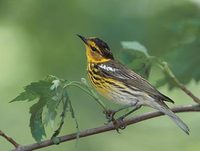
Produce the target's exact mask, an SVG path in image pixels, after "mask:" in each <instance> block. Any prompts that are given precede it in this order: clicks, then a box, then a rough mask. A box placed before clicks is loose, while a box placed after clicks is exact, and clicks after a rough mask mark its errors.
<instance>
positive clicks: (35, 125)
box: [29, 99, 46, 142]
mask: <svg viewBox="0 0 200 151" xmlns="http://www.w3.org/2000/svg"><path fill="white" fill-rule="evenodd" d="M45 103H46V101H45V100H42V99H40V100H39V101H38V102H37V103H35V104H34V105H33V106H31V108H30V113H31V118H30V125H29V126H30V128H31V134H32V136H33V138H34V139H35V140H36V141H37V142H40V141H41V140H42V138H43V136H46V133H45V129H44V125H43V122H42V112H43V108H44V106H45Z"/></svg>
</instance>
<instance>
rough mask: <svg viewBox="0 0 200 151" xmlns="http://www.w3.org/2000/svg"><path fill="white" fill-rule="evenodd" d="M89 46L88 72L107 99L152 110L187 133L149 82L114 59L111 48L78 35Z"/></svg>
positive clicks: (186, 127)
mask: <svg viewBox="0 0 200 151" xmlns="http://www.w3.org/2000/svg"><path fill="white" fill-rule="evenodd" d="M78 36H79V37H80V38H81V39H82V40H83V42H84V44H85V46H86V56H87V62H88V65H87V71H88V76H89V79H90V81H91V83H92V85H93V86H94V88H95V89H96V90H97V91H98V92H99V93H100V94H102V95H103V96H105V97H106V98H107V99H109V100H112V101H115V102H117V103H120V104H124V105H129V106H133V107H134V108H135V109H138V108H140V107H141V106H149V107H152V108H154V109H156V110H159V111H160V112H162V113H164V114H166V115H167V116H169V117H170V119H172V121H174V122H175V123H176V124H177V125H178V126H179V127H180V128H181V129H182V130H183V131H184V132H185V133H187V134H189V128H188V126H187V125H186V124H185V123H184V122H183V121H182V120H181V119H180V118H179V117H178V116H176V115H175V114H174V113H173V112H172V111H171V110H170V108H169V107H168V106H167V105H166V104H165V102H164V101H168V102H172V103H173V101H172V100H171V99H170V98H169V97H167V96H165V95H163V94H162V93H160V92H159V91H158V90H157V89H156V88H155V87H154V86H152V85H151V84H150V83H149V82H148V81H147V80H145V79H144V78H142V77H141V76H140V75H138V74H137V73H135V72H134V71H132V70H130V69H128V68H127V67H126V66H124V65H123V64H121V63H120V62H118V61H117V60H115V59H114V57H113V54H112V52H111V50H110V48H109V47H108V45H107V44H106V43H105V42H104V41H103V40H101V39H99V38H94V37H92V38H85V37H83V36H80V35H78Z"/></svg>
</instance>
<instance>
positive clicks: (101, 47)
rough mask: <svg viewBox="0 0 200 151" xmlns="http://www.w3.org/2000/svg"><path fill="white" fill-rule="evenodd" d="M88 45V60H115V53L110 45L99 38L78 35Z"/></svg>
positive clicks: (98, 61) (96, 61)
mask: <svg viewBox="0 0 200 151" xmlns="http://www.w3.org/2000/svg"><path fill="white" fill-rule="evenodd" d="M78 37H80V38H81V40H82V41H83V42H84V44H85V46H86V55H87V60H88V62H94V63H100V62H106V61H109V60H113V59H114V57H113V54H112V52H111V51H110V48H109V47H108V45H107V44H106V43H105V42H104V41H103V40H101V39H99V38H94V37H90V38H85V37H83V36H81V35H78Z"/></svg>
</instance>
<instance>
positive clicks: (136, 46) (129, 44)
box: [121, 41, 148, 56]
mask: <svg viewBox="0 0 200 151" xmlns="http://www.w3.org/2000/svg"><path fill="white" fill-rule="evenodd" d="M121 44H122V47H123V48H124V49H132V50H136V51H140V52H142V53H144V54H145V55H147V56H148V52H147V48H146V47H145V46H143V45H142V44H141V43H139V42H138V41H122V42H121Z"/></svg>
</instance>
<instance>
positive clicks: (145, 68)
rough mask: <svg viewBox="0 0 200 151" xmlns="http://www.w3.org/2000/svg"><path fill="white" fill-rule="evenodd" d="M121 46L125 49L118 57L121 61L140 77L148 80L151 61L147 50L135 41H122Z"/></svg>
mask: <svg viewBox="0 0 200 151" xmlns="http://www.w3.org/2000/svg"><path fill="white" fill-rule="evenodd" d="M122 46H123V48H125V50H124V51H123V52H122V53H121V56H120V57H121V59H122V61H123V62H124V63H125V64H127V65H128V66H129V67H130V68H131V69H132V70H133V71H135V72H136V73H138V74H140V75H141V76H142V77H144V78H148V77H149V74H150V71H151V67H152V64H153V61H152V57H151V56H149V54H148V52H147V49H146V48H145V47H144V46H143V45H141V44H140V43H139V42H136V41H133V42H126V41H124V42H122Z"/></svg>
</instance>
